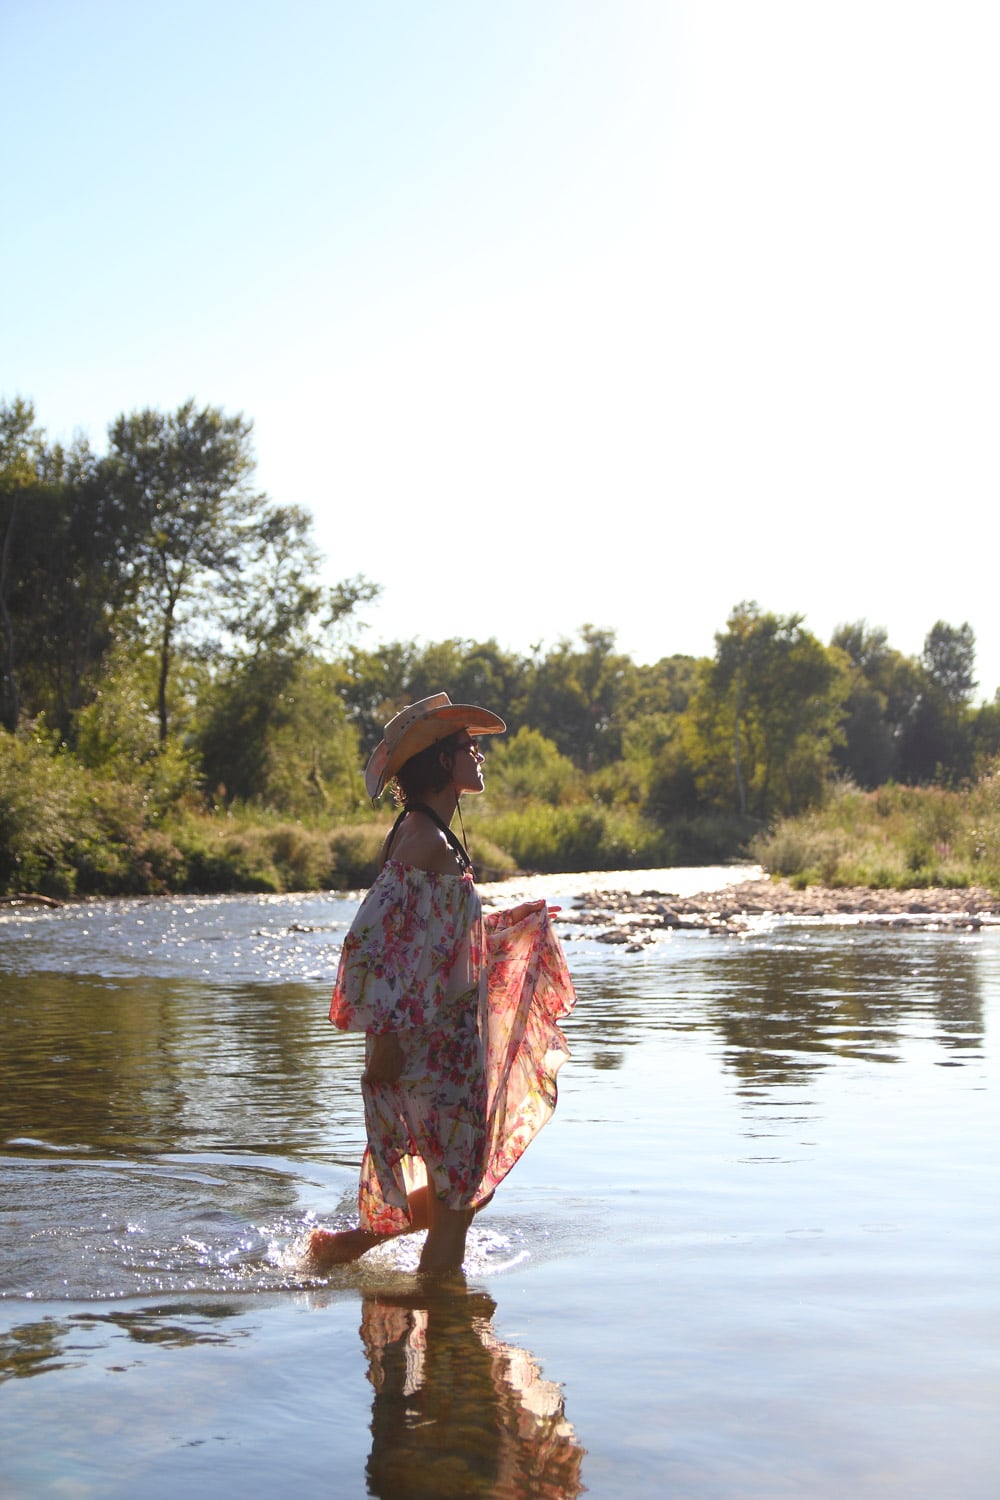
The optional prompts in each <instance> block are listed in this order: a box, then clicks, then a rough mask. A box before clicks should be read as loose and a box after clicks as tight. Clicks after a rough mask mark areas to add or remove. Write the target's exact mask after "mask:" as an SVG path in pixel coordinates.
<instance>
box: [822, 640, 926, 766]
mask: <svg viewBox="0 0 1000 1500" xmlns="http://www.w3.org/2000/svg"><path fill="white" fill-rule="evenodd" d="M830 644H831V648H832V649H833V650H836V651H840V652H842V653H843V655H844V656H845V657H846V658H847V663H848V665H847V692H846V695H845V699H844V721H843V740H842V741H841V742H840V743H839V744H835V745H834V747H833V757H834V762H835V764H836V766H837V768H838V769H839V770H840V771H842V772H843V773H845V774H846V775H848V776H850V777H851V779H852V780H853V781H854V782H856V783H857V785H858V786H861V787H868V788H871V787H877V786H882V785H884V783H885V782H887V781H890V780H893V779H895V778H896V777H898V776H899V774H900V764H901V762H900V754H901V748H902V744H903V740H904V736H905V735H906V733H907V732H908V730H909V727H910V725H911V724H912V722H913V719H914V715H915V713H916V711H917V706H918V703H919V700H920V693H921V676H920V668H919V664H918V663H917V662H916V661H915V660H914V659H913V658H912V657H908V656H903V655H902V653H901V652H899V651H895V650H893V648H892V647H891V646H890V645H889V643H888V636H887V634H886V631H885V630H884V629H883V628H882V627H881V626H879V627H874V628H873V627H871V626H869V625H868V622H867V621H866V620H858V621H855V622H854V623H853V624H850V625H839V626H838V627H837V629H836V630H835V631H834V634H833V639H832V641H831V643H830Z"/></svg>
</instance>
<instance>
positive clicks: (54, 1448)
mask: <svg viewBox="0 0 1000 1500" xmlns="http://www.w3.org/2000/svg"><path fill="white" fill-rule="evenodd" d="M743 874H745V872H744V871H738V872H731V871H721V870H714V871H690V870H684V871H643V872H639V873H638V874H636V873H633V874H631V875H629V876H628V877H617V876H608V875H602V876H600V877H596V881H597V883H598V884H599V885H601V886H602V887H619V888H621V887H624V886H625V885H626V884H629V885H631V887H632V888H633V889H642V890H662V891H665V892H674V893H677V894H692V893H694V892H695V891H697V890H703V889H707V888H715V887H718V886H722V885H723V884H725V883H726V882H727V881H729V880H732V879H733V878H736V876H742V875H743ZM587 886H588V879H587V877H572V878H570V877H562V878H559V877H550V878H546V879H545V880H536V881H534V882H531V883H530V892H531V894H540V893H544V894H546V895H547V896H548V897H549V898H550V899H551V900H553V901H558V902H561V903H562V906H563V912H562V916H561V918H560V922H561V930H562V933H563V939H564V943H565V947H566V953H567V957H568V959H569V963H570V968H571V971H572V973H573V976H574V980H575V983H576V986H577V992H578V996H579V1004H578V1006H577V1009H576V1011H575V1013H574V1015H573V1016H572V1017H571V1018H570V1020H569V1021H568V1023H567V1024H566V1032H567V1036H568V1037H569V1041H570V1045H571V1048H572V1052H573V1056H572V1059H571V1061H570V1062H568V1063H567V1064H566V1066H565V1067H564V1068H563V1070H562V1072H561V1074H560V1079H559V1085H560V1099H559V1107H558V1109H557V1111H556V1115H555V1117H554V1119H553V1121H552V1122H551V1123H550V1124H549V1125H548V1126H547V1127H546V1129H545V1131H544V1132H543V1133H542V1135H541V1136H540V1137H539V1139H538V1140H537V1141H536V1142H534V1143H533V1145H532V1146H531V1148H530V1150H529V1151H528V1153H527V1155H526V1156H525V1157H524V1159H523V1160H522V1162H520V1163H519V1165H518V1166H517V1168H516V1169H515V1171H514V1172H513V1173H512V1175H511V1177H510V1178H509V1179H508V1180H507V1181H506V1182H505V1183H504V1184H503V1185H502V1186H501V1188H500V1189H499V1191H498V1193H497V1196H496V1200H495V1202H494V1204H493V1205H491V1207H490V1208H489V1209H488V1210H487V1211H486V1212H485V1213H483V1214H482V1215H481V1216H480V1218H479V1219H478V1220H477V1221H476V1224H475V1225H474V1226H473V1229H472V1232H471V1234H470V1240H469V1258H468V1261H467V1263H466V1268H465V1269H466V1286H465V1288H464V1289H461V1290H457V1289H454V1288H452V1289H451V1290H449V1291H447V1292H441V1291H436V1292H435V1291H433V1290H432V1289H431V1290H428V1288H427V1287H426V1286H425V1285H424V1284H423V1283H422V1281H421V1279H420V1278H418V1277H417V1276H416V1275H415V1265H416V1258H417V1253H418V1245H417V1244H416V1243H415V1242H414V1241H413V1240H406V1241H399V1242H396V1243H395V1244H393V1245H391V1246H387V1247H384V1248H383V1249H381V1250H379V1251H376V1252H373V1253H372V1254H371V1255H369V1256H367V1257H365V1258H364V1259H363V1260H362V1261H361V1262H359V1263H358V1264H357V1265H356V1266H354V1267H349V1268H344V1269H341V1270H338V1271H336V1272H335V1273H333V1274H332V1275H331V1276H330V1277H328V1278H318V1277H314V1276H309V1275H308V1274H306V1273H305V1272H304V1270H303V1267H302V1262H301V1251H302V1247H303V1245H304V1243H305V1240H306V1238H307V1236H308V1233H309V1230H310V1229H311V1227H313V1226H314V1225H315V1224H316V1223H322V1224H327V1225H333V1226H336V1225H338V1224H346V1223H348V1222H350V1220H351V1216H352V1209H353V1196H354V1191H355V1185H356V1178H357V1170H358V1165H359V1162H360V1157H361V1151H362V1147H363V1122H362V1118H361V1110H360V1102H359V1097H358V1090H357V1075H358V1072H359V1067H360V1050H359V1049H360V1044H359V1041H358V1039H357V1038H355V1037H350V1036H342V1035H339V1034H338V1033H336V1032H335V1031H334V1030H333V1028H332V1027H330V1025H329V1023H328V1021H327V1019H326V1009H327V1004H328V999H329V990H330V985H331V980H332V975H333V972H334V970H335V967H336V958H337V951H338V946H339V942H340V939H341V937H342V935H343V933H344V930H345V928H346V925H347V923H348V922H349V921H350V917H351V915H352V913H353V911H354V909H355V906H356V901H357V896H356V894H351V893H340V894H320V895H305V896H286V897H259V898H256V897H255V898H244V897H222V898H204V899H200V898H199V899H185V898H170V899H160V900H148V901H147V900H132V901H97V902H92V903H87V904H85V905H70V906H65V907H62V908H60V909H58V910H39V909H30V910H20V911H17V912H5V913H2V914H0V1153H2V1166H3V1193H2V1199H0V1492H2V1494H3V1495H4V1497H5V1500H29V1497H30V1500H39V1497H50V1496H51V1497H53V1500H55V1497H60V1500H65V1497H73V1500H77V1497H80V1500H83V1497H95V1500H96V1497H99V1500H106V1497H125V1496H129V1497H131V1496H133V1495H136V1494H141V1495H142V1496H143V1497H144V1500H160V1497H162V1500H168V1497H170V1500H174V1497H176V1496H177V1495H179V1494H184V1495H185V1496H188V1497H191V1500H198V1497H201V1496H208V1495H213V1496H218V1495H222V1496H227V1495H233V1496H235V1495H240V1496H241V1497H256V1496H265V1495H267V1496H273V1495H274V1494H275V1493H284V1491H285V1490H286V1489H287V1490H289V1491H293V1490H297V1489H299V1487H300V1486H302V1485H303V1484H306V1485H308V1486H309V1487H310V1493H311V1494H313V1495H316V1496H324V1497H331V1500H339V1497H356V1496H364V1495H366V1494H370V1495H376V1496H381V1497H383V1500H396V1497H404V1496H413V1497H416V1496H424V1495H426V1496H434V1497H445V1496H455V1497H472V1496H483V1497H487V1496H489V1497H508V1500H518V1497H524V1500H527V1497H534V1496H536V1495H539V1496H546V1497H549V1500H565V1497H571V1496H576V1495H578V1494H584V1493H586V1494H589V1495H591V1496H596V1497H625V1496H628V1497H630V1500H633V1497H636V1500H644V1497H647V1496H648V1497H649V1500H654V1497H655V1500H661V1497H664V1496H670V1497H685V1500H708V1497H713V1500H715V1497H726V1500H730V1497H732V1500H780V1497H786V1496H787V1497H790V1500H791V1497H794V1500H803V1497H809V1500H843V1497H845V1496H851V1497H852V1500H868V1497H872V1500H874V1497H875V1496H878V1497H880V1500H881V1497H886V1496H890V1497H891V1496H899V1497H900V1500H903V1497H905V1500H924V1497H926V1500H931V1497H933V1500H948V1497H954V1500H994V1497H995V1495H996V1493H997V1475H998V1473H1000V1423H998V1422H997V1419H996V1417H997V1412H998V1410H1000V1319H998V1302H1000V1296H998V1278H997V1246H998V1243H1000V1238H998V1230H1000V1181H998V1177H1000V1172H998V1150H997V1141H998V1138H1000V1132H998V1126H1000V1110H998V1102H997V1101H998V1093H997V1083H998V1071H1000V1049H998V1043H997V1029H998V1028H997V1023H998V1020H1000V930H998V929H996V928H994V929H985V930H983V931H980V932H956V931H947V932H934V931H900V930H895V929H885V928H881V929H874V928H871V929H869V928H865V927H864V926H836V925H829V924H823V923H817V922H808V921H795V920H786V921H779V922H761V923H760V924H759V925H758V926H757V927H756V928H753V929H751V931H750V932H749V933H748V934H747V935H745V936H743V937H741V938H738V939H737V938H720V937H715V936H710V935H708V934H705V933H696V932H677V931H675V932H672V933H665V934H664V935H663V937H662V940H661V941H657V942H655V943H653V944H651V945H649V946H647V947H644V948H643V949H642V950H641V951H640V952H631V951H626V949H625V948H624V947H620V946H617V947H616V946H612V945H608V944H602V943H601V942H599V941H597V940H596V939H595V936H594V931H593V929H592V928H587V927H585V926H583V925H579V924H576V923H574V920H573V917H574V900H575V897H576V894H577V893H578V892H580V891H582V890H584V889H586V888H587ZM522 888H525V889H526V888H527V887H524V883H521V884H520V885H519V884H518V883H516V882H515V883H511V884H510V885H508V886H506V887H485V888H484V895H485V897H486V898H487V900H492V901H497V902H503V901H506V900H511V901H513V900H515V899H517V897H518V896H519V895H520V894H521V891H522Z"/></svg>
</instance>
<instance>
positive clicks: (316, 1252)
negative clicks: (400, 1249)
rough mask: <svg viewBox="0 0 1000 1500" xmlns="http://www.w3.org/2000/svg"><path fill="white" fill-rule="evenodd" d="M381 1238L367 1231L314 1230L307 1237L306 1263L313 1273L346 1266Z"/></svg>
mask: <svg viewBox="0 0 1000 1500" xmlns="http://www.w3.org/2000/svg"><path fill="white" fill-rule="evenodd" d="M383 1238H384V1236H383V1235H381V1234H372V1233H371V1231H370V1230H367V1229H314V1230H313V1232H312V1234H311V1235H310V1236H309V1245H308V1248H307V1250H306V1261H307V1263H308V1265H309V1266H310V1267H311V1269H313V1270H315V1271H325V1270H326V1269H327V1267H328V1266H347V1265H350V1263H351V1261H353V1260H359V1259H360V1258H361V1256H362V1255H364V1253H365V1251H366V1250H371V1249H372V1247H373V1246H375V1245H377V1244H378V1242H379V1240H381V1239H383Z"/></svg>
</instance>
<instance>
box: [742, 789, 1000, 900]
mask: <svg viewBox="0 0 1000 1500" xmlns="http://www.w3.org/2000/svg"><path fill="white" fill-rule="evenodd" d="M752 852H753V854H754V857H755V858H756V859H758V860H759V861H760V863H761V864H762V865H764V867H765V868H766V869H768V870H770V871H772V872H773V873H774V874H778V875H787V876H789V877H792V878H795V879H796V880H797V881H798V882H799V883H800V884H822V885H828V886H845V885H869V886H875V887H880V888H885V887H891V888H895V889H908V888H910V887H922V886H932V885H940V886H965V885H985V886H989V887H991V888H992V889H994V890H1000V764H998V766H995V767H993V768H992V769H990V770H989V771H988V772H987V773H986V774H984V775H983V776H982V777H981V778H980V779H979V780H978V781H977V782H975V783H974V784H973V785H972V786H970V787H968V788H966V789H964V790H951V789H948V788H946V787H904V786H898V785H892V784H890V785H887V786H884V787H880V788H879V789H878V790H876V791H870V792H869V791H862V790H859V789H858V788H857V787H854V786H852V785H851V784H850V783H842V784H840V785H838V786H836V787H834V788H833V789H832V790H831V793H830V795H829V797H828V799H827V801H826V803H825V804H824V805H823V806H822V807H819V808H814V809H812V810H811V811H809V812H808V813H804V814H802V815H800V816H799V817H796V818H792V819H788V820H786V821H784V822H782V823H779V824H778V825H777V826H776V827H775V828H774V829H773V830H772V831H771V832H770V833H768V834H766V835H761V836H760V837H758V838H757V839H756V840H755V841H754V843H753V844H752Z"/></svg>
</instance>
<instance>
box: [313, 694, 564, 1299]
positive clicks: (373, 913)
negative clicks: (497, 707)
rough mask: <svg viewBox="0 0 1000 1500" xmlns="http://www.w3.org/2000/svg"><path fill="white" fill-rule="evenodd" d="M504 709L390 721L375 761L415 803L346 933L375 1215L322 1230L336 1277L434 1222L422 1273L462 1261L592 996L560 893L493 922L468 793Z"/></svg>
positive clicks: (407, 713)
mask: <svg viewBox="0 0 1000 1500" xmlns="http://www.w3.org/2000/svg"><path fill="white" fill-rule="evenodd" d="M504 727H505V726H504V722H503V720H502V719H500V718H498V717H497V715H496V714H493V713H490V712H489V711H488V710H486V709H483V708H476V707H474V706H472V705H470V704H455V703H452V702H451V701H450V699H449V698H448V695H447V693H436V694H434V695H433V696H432V697H429V698H423V699H421V700H420V702H418V703H414V704H411V705H409V706H408V707H407V708H404V709H402V710H401V711H400V712H399V713H398V714H397V715H396V716H395V718H393V719H392V720H390V722H389V723H388V724H387V725H386V727H385V734H384V737H383V739H382V740H381V742H380V743H379V745H378V746H377V747H376V749H375V750H374V752H373V753H372V756H371V759H370V760H369V762H368V766H367V769H366V771H365V786H366V789H367V791H368V794H369V796H371V798H372V799H373V801H374V800H375V799H377V798H378V797H379V796H380V795H381V793H382V791H383V790H384V789H385V787H386V786H387V785H391V786H392V787H393V790H394V793H395V795H396V797H397V799H398V800H399V801H401V802H402V804H403V808H402V812H401V813H400V815H399V817H398V818H397V820H396V822H395V824H394V825H393V827H392V829H391V830H390V832H389V834H388V836H387V838H386V840H385V842H384V844H383V845H382V850H381V855H380V861H379V863H380V869H379V874H378V877H377V879H376V881H375V883H374V885H373V886H372V888H371V890H370V891H369V892H368V895H367V896H366V897H365V900H364V901H363V903H362V905H361V907H360V909H359V911H358V914H357V916H356V917H355V919H354V922H353V923H352V925H351V929H350V932H349V933H348V935H347V938H346V939H345V941H344V947H343V951H342V953H341V957H340V967H339V970H338V973H337V982H336V985H335V988H334V992H333V1003H332V1005H331V1007H330V1019H331V1021H333V1023H334V1025H335V1026H337V1027H339V1028H340V1029H341V1030H344V1031H364V1032H366V1034H367V1042H366V1048H365V1062H366V1066H365V1071H364V1073H363V1074H362V1080H361V1082H362V1094H363V1097H364V1105H365V1125H366V1130H367V1136H368V1145H367V1148H366V1150H365V1154H364V1160H363V1162H362V1166H361V1183H360V1188H359V1194H358V1200H359V1207H360V1219H361V1222H360V1225H359V1227H358V1228H357V1229H350V1230H344V1231H341V1232H339V1233H335V1232H332V1231H329V1230H322V1229H318V1230H315V1231H314V1232H313V1235H312V1237H311V1239H310V1242H309V1259H310V1262H311V1263H312V1265H313V1266H314V1267H315V1268H316V1269H318V1270H324V1269H326V1268H327V1267H329V1266H331V1265H337V1264H343V1263H344V1262H346V1261H351V1260H356V1259H357V1258H358V1256H360V1255H363V1254H364V1253H365V1251H366V1250H370V1249H371V1248H372V1246H373V1245H377V1244H379V1243H380V1242H381V1241H382V1240H385V1239H390V1238H392V1237H393V1236H395V1235H399V1234H409V1233H412V1232H413V1231H414V1230H418V1229H426V1230H427V1231H428V1234H427V1240H426V1243H425V1245H424V1248H423V1252H422V1254H421V1257H420V1269H421V1270H422V1271H435V1272H437V1271H449V1270H455V1269H457V1268H458V1267H460V1266H461V1264H462V1261H463V1259H464V1256H465V1239H466V1234H467V1232H468V1228H469V1225H470V1223H471V1222H472V1218H473V1215H474V1214H475V1213H476V1210H477V1209H479V1208H482V1207H483V1206H484V1204H485V1203H487V1202H488V1201H489V1199H490V1198H491V1197H492V1196H493V1190H494V1188H495V1187H496V1185H497V1183H498V1182H500V1181H501V1180H502V1178H503V1177H505V1176H506V1174H507V1172H508V1171H509V1170H510V1168H511V1167H512V1166H513V1165H514V1162H515V1161H516V1160H517V1159H518V1157H519V1156H520V1155H521V1153H522V1152H523V1151H524V1149H525V1147H526V1146H527V1145H528V1143H529V1141H530V1140H531V1139H532V1138H533V1137H534V1136H535V1135H536V1134H537V1132H538V1131H539V1130H540V1129H541V1127H542V1126H543V1125H544V1124H545V1122H546V1120H548V1119H549V1117H550V1116H551V1114H552V1111H553V1109H554V1108H555V1102H556V1087H555V1075H556V1073H557V1071H558V1069H559V1067H560V1065H561V1064H562V1062H563V1061H564V1060H565V1058H566V1057H567V1056H568V1049H567V1047H566V1042H565V1038H564V1037H563V1035H562V1033H561V1031H560V1030H559V1027H558V1025H557V1022H558V1021H559V1020H560V1019H561V1018H562V1017H563V1016H565V1015H568V1013H569V1011H570V1010H571V1009H572V1007H573V1004H574V1003H575V996H574V993H573V986H572V984H571V982H570V979H569V974H568V972H567V969H566V962H565V959H564V957H563V953H562V948H561V946H560V943H559V940H558V938H557V937H556V935H555V933H554V932H553V930H552V927H551V924H550V922H549V912H548V910H547V908H546V905H545V902H544V901H532V902H525V903H524V904H523V905H521V906H518V907H515V908H514V909H513V910H511V911H507V912H498V913H492V914H491V915H490V916H488V917H486V918H485V919H484V917H483V913H482V908H481V906H480V902H479V896H478V893H477V891H476V887H475V884H474V882H473V871H472V863H471V860H470V859H469V856H468V853H467V851H466V849H465V846H464V843H462V842H460V841H459V839H458V838H457V837H456V836H455V834H454V833H453V832H452V830H451V822H452V819H453V818H454V816H455V813H456V811H458V813H459V818H460V819H461V811H460V809H459V799H460V798H461V797H462V796H464V795H465V794H467V793H475V792H481V791H482V790H483V755H482V752H481V750H480V749H479V745H478V742H477V736H481V735H489V734H500V733H502V732H503V730H504Z"/></svg>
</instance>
